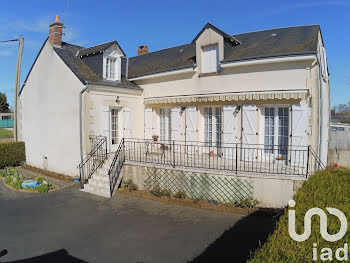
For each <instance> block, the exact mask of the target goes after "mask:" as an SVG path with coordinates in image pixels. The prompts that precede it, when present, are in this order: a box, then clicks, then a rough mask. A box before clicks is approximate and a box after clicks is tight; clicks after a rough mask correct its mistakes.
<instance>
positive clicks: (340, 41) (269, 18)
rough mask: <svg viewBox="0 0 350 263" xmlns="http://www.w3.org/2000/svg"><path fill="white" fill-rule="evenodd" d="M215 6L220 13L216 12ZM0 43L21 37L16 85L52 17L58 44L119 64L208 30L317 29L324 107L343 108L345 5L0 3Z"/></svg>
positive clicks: (7, 66)
mask: <svg viewBox="0 0 350 263" xmlns="http://www.w3.org/2000/svg"><path fill="white" fill-rule="evenodd" d="M219 3H220V4H221V6H220V5H219ZM1 4H2V7H1V9H0V41H1V40H6V39H13V38H17V37H18V35H23V36H24V51H23V60H22V69H21V83H23V81H24V79H25V77H26V75H27V73H28V71H29V69H30V67H31V65H32V63H33V61H34V59H35V57H36V55H37V53H38V51H39V49H40V47H41V45H42V43H43V42H44V40H45V39H46V37H47V35H48V26H49V24H50V23H51V22H53V20H54V17H55V15H56V14H60V20H61V21H62V22H64V23H65V26H66V28H65V35H64V37H63V39H64V41H66V42H70V43H74V44H78V45H82V46H91V45H96V44H99V43H103V42H107V41H110V40H117V41H118V42H119V44H120V45H121V46H122V48H123V50H124V51H125V52H126V54H127V56H135V55H136V50H137V46H138V45H148V46H149V49H150V51H154V50H158V49H163V48H167V47H171V46H175V45H180V44H184V43H188V42H190V41H191V40H192V39H193V38H194V37H195V36H196V35H197V33H198V32H199V31H200V30H201V29H202V27H203V26H204V25H205V24H206V23H207V22H210V23H212V24H213V25H215V26H217V27H218V28H220V29H222V30H223V31H225V32H227V33H230V34H236V33H243V32H249V31H255V30H263V29H270V28H277V27H286V26H296V25H308V24H319V25H321V30H322V34H323V38H324V42H325V47H326V51H327V57H328V63H329V69H330V73H331V103H332V105H335V104H339V103H346V102H348V101H350V81H349V78H348V76H349V74H350V43H349V42H350V31H349V26H350V1H347V0H344V1H337V0H333V1H332V0H325V1H323V0H320V1H315V0H311V1H297V0H294V1H286V0H278V1H203V0H202V1H196V0H192V1H189V0H187V1H182V0H177V1H166V0H162V1H151V0H148V1H136V0H132V1H111V0H99V1H97V0H96V1H90V0H84V1H82V0H69V8H68V9H67V6H68V0H56V1H48V0H31V1H28V0H21V1H19V0H17V1H2V3H1ZM17 47H18V43H17V42H12V43H6V44H0V92H5V93H6V94H7V96H8V100H9V101H10V103H11V104H12V103H13V97H14V95H13V91H14V79H15V69H16V58H17Z"/></svg>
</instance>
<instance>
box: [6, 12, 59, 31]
mask: <svg viewBox="0 0 350 263" xmlns="http://www.w3.org/2000/svg"><path fill="white" fill-rule="evenodd" d="M51 23H52V18H51V19H50V17H48V16H47V17H44V18H41V19H38V20H36V21H34V22H32V23H28V22H24V21H18V20H17V21H16V22H15V23H14V24H12V27H15V28H16V29H17V30H21V31H22V30H23V31H28V32H34V33H46V32H48V31H49V25H50V24H51Z"/></svg>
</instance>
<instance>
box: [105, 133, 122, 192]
mask: <svg viewBox="0 0 350 263" xmlns="http://www.w3.org/2000/svg"><path fill="white" fill-rule="evenodd" d="M124 162H125V144H124V139H122V140H121V141H120V144H119V146H118V149H117V151H116V153H115V155H114V158H113V161H112V164H111V167H110V168H109V171H108V176H109V185H110V191H111V196H112V194H113V191H114V188H115V185H116V183H117V181H118V178H119V175H120V172H121V170H122V168H123V164H124Z"/></svg>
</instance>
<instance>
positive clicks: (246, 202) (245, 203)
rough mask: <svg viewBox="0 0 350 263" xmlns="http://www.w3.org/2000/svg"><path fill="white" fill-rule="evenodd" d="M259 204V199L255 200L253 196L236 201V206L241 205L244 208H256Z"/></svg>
mask: <svg viewBox="0 0 350 263" xmlns="http://www.w3.org/2000/svg"><path fill="white" fill-rule="evenodd" d="M258 204H259V201H257V200H255V199H253V198H251V197H247V198H245V199H241V200H239V201H238V202H235V205H236V206H240V207H243V208H254V207H255V206H257V205H258Z"/></svg>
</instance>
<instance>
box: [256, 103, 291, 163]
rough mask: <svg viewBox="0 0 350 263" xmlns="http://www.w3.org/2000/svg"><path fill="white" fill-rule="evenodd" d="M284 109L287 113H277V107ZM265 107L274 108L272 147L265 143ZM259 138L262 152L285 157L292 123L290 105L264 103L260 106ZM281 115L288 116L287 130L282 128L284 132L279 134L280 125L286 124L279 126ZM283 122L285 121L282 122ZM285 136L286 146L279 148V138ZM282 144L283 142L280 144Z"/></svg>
mask: <svg viewBox="0 0 350 263" xmlns="http://www.w3.org/2000/svg"><path fill="white" fill-rule="evenodd" d="M281 108H282V109H286V111H287V113H288V115H279V109H281ZM266 109H274V117H273V122H274V127H273V135H272V136H273V142H274V143H273V145H274V146H275V147H272V148H273V149H271V148H269V147H266V145H267V144H266V143H265V137H266ZM261 112H262V114H261V122H260V123H261V129H260V130H261V137H260V138H261V139H262V143H263V145H264V154H267V155H274V156H277V157H285V158H286V159H287V157H288V151H289V146H290V140H291V138H290V134H291V129H292V127H291V126H292V125H291V105H289V104H288V105H286V104H284V105H283V104H282V105H281V104H280V105H279V104H276V105H264V106H262V107H261ZM283 116H288V121H287V124H288V130H287V132H286V130H284V132H283V133H284V134H283V135H281V130H280V128H282V127H286V125H283V126H282V127H280V117H283ZM284 124H285V122H284ZM281 137H284V138H286V137H287V142H288V143H287V144H286V147H283V148H281V147H280V144H279V142H280V138H281ZM281 145H284V144H281Z"/></svg>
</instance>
